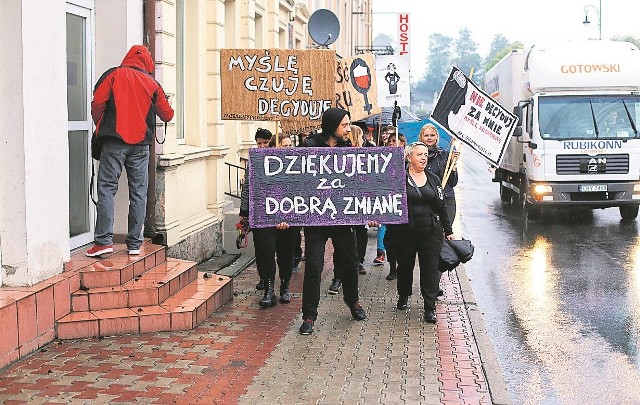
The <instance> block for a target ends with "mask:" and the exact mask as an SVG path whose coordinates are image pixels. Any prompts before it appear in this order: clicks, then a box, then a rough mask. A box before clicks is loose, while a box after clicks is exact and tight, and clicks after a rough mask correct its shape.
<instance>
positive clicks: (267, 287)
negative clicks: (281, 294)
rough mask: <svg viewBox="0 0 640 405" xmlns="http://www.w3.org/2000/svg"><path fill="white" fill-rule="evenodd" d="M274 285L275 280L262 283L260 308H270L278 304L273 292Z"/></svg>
mask: <svg viewBox="0 0 640 405" xmlns="http://www.w3.org/2000/svg"><path fill="white" fill-rule="evenodd" d="M274 284H275V280H274V279H271V280H265V283H264V296H263V297H262V299H261V300H260V306H261V307H272V306H274V305H276V304H277V303H278V299H277V298H276V292H275V291H273V285H274Z"/></svg>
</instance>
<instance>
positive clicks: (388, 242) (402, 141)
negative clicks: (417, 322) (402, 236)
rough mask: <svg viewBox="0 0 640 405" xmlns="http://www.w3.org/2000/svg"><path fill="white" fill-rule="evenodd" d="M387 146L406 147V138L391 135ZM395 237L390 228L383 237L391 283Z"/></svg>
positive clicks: (395, 270)
mask: <svg viewBox="0 0 640 405" xmlns="http://www.w3.org/2000/svg"><path fill="white" fill-rule="evenodd" d="M387 146H401V147H403V148H404V147H405V146H407V141H406V138H405V136H404V135H403V134H401V133H398V134H395V133H393V134H391V136H389V138H388V139H387ZM397 239H398V238H397V237H396V235H395V232H394V228H393V227H392V226H390V227H389V228H387V229H386V231H385V232H384V235H383V244H384V245H383V246H384V248H385V250H386V254H387V261H388V262H389V274H388V275H387V277H386V279H387V280H389V281H391V280H395V279H396V278H398V254H397V251H398V250H397V244H396V241H397Z"/></svg>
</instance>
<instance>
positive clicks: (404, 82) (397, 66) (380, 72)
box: [376, 53, 411, 107]
mask: <svg viewBox="0 0 640 405" xmlns="http://www.w3.org/2000/svg"><path fill="white" fill-rule="evenodd" d="M376 79H377V82H378V105H379V106H380V107H393V106H394V103H395V102H396V101H397V102H398V105H399V106H402V107H407V106H409V105H411V96H410V89H411V88H410V86H409V54H408V53H407V54H406V55H402V56H400V55H379V56H376Z"/></svg>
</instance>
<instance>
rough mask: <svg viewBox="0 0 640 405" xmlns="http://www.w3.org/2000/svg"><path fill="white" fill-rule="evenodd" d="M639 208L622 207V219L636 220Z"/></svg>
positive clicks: (632, 206)
mask: <svg viewBox="0 0 640 405" xmlns="http://www.w3.org/2000/svg"><path fill="white" fill-rule="evenodd" d="M639 207H640V206H638V205H621V206H620V207H618V208H619V209H620V216H621V217H622V219H636V217H637V216H638V208H639Z"/></svg>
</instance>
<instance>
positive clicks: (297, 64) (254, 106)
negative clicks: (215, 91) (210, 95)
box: [220, 49, 336, 121]
mask: <svg viewBox="0 0 640 405" xmlns="http://www.w3.org/2000/svg"><path fill="white" fill-rule="evenodd" d="M335 58H336V53H335V51H332V50H326V49H311V50H297V49H222V50H220V78H221V82H222V83H221V84H222V119H223V120H251V121H275V120H285V119H286V120H318V119H320V117H321V116H322V112H323V111H324V110H326V109H327V108H329V107H331V103H332V102H333V99H334V97H335V89H334V87H335V86H334V72H333V68H332V67H333V66H334V63H335Z"/></svg>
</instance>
